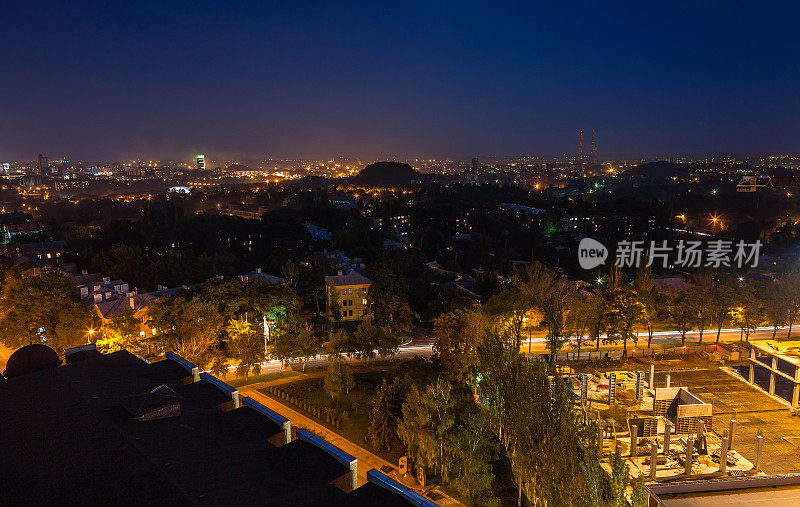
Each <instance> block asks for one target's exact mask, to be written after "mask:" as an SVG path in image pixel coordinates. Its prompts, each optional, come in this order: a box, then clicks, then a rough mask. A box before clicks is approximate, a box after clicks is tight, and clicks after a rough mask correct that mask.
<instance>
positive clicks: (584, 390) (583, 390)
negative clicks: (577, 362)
mask: <svg viewBox="0 0 800 507" xmlns="http://www.w3.org/2000/svg"><path fill="white" fill-rule="evenodd" d="M588 384H589V377H588V376H587V375H586V374H585V373H582V374H581V406H582V407H585V406H586V393H587V390H588Z"/></svg>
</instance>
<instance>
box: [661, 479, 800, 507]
mask: <svg viewBox="0 0 800 507" xmlns="http://www.w3.org/2000/svg"><path fill="white" fill-rule="evenodd" d="M646 488H647V490H648V492H649V493H650V495H651V498H652V499H653V500H655V501H656V502H657V504H658V505H663V506H665V507H684V506H687V507H688V506H694V505H701V504H702V505H720V506H722V505H724V506H729V505H748V506H750V505H766V504H773V505H800V474H786V475H761V476H753V477H726V478H720V479H711V480H701V481H686V482H675V483H655V484H649V485H647V486H646ZM651 505H653V504H652V503H651Z"/></svg>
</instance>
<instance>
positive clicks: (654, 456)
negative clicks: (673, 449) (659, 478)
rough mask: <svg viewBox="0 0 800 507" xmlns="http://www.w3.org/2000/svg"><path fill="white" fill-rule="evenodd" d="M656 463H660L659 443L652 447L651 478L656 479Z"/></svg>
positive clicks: (653, 444) (654, 443)
mask: <svg viewBox="0 0 800 507" xmlns="http://www.w3.org/2000/svg"><path fill="white" fill-rule="evenodd" d="M656 461H658V443H657V442H653V443H652V444H651V445H650V478H651V479H653V480H655V479H656Z"/></svg>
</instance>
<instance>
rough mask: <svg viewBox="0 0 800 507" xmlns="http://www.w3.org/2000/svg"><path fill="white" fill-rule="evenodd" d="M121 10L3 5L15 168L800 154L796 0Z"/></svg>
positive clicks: (1, 88)
mask: <svg viewBox="0 0 800 507" xmlns="http://www.w3.org/2000/svg"><path fill="white" fill-rule="evenodd" d="M112 3H114V2H112ZM116 3H117V4H118V5H115V6H109V5H108V2H98V3H97V4H94V5H92V4H86V3H80V2H63V3H61V4H55V3H54V4H49V3H43V2H35V1H30V2H28V1H21V0H20V1H9V0H0V37H2V43H1V44H0V76H2V78H0V160H8V159H32V158H34V157H35V155H36V154H37V153H40V152H41V153H46V154H49V155H51V156H61V155H71V156H72V157H74V158H81V157H82V158H87V159H95V158H123V157H124V158H130V157H153V158H156V157H164V158H179V157H180V158H188V157H190V156H191V154H193V153H195V152H205V153H207V154H208V155H209V156H214V155H218V156H287V157H289V156H304V157H318V156H334V155H356V156H364V157H416V156H449V157H456V158H461V159H464V158H468V157H471V156H473V155H476V154H477V155H489V154H511V155H517V154H541V155H548V156H553V155H560V154H562V153H564V152H569V153H573V152H574V151H575V144H576V131H577V130H578V129H579V128H583V129H585V130H586V131H587V136H588V131H589V130H590V129H592V128H594V129H596V130H597V136H598V141H599V145H600V155H601V157H620V156H638V155H645V156H653V155H662V154H673V155H677V154H706V153H734V154H748V153H763V152H798V151H800V55H799V51H798V50H800V36H798V28H797V27H798V25H799V24H800V6H799V5H800V4H798V3H797V2H786V3H771V2H756V1H751V2H731V1H729V2H625V3H616V2H615V3H613V4H610V3H609V4H607V5H602V4H605V3H606V2H580V1H571V2H547V3H542V4H534V3H528V2H520V3H514V4H510V3H509V4H506V3H503V2H447V3H444V2H435V1H431V2H421V3H412V2H398V3H392V4H384V3H383V2H374V1H372V2H358V3H356V2H324V3H304V2H297V1H288V2H279V3H275V4H269V3H267V2H264V3H243V2H224V1H218V2H213V3H205V2H186V3H174V2H172V3H169V2H164V3H163V4H162V3H161V2H145V1H134V2H116ZM167 4H169V5H167ZM626 4H627V5H626ZM587 143H588V141H587Z"/></svg>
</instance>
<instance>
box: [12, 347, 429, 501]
mask: <svg viewBox="0 0 800 507" xmlns="http://www.w3.org/2000/svg"><path fill="white" fill-rule="evenodd" d="M20 352H22V351H19V352H18V353H20ZM86 352H87V351H85V350H82V351H77V352H76V353H72V354H68V356H67V364H65V365H63V366H53V365H52V364H50V365H48V367H42V368H39V367H38V366H37V364H36V362H37V359H36V358H28V359H26V358H23V357H20V356H17V358H16V359H15V361H14V362H16V363H17V365H18V366H17V367H16V368H15V369H16V370H17V371H15V372H13V373H14V374H13V375H10V376H9V378H8V379H2V377H0V505H133V504H136V505H204V504H207V505H223V504H225V505H287V506H288V505H292V506H302V505H315V506H316V505H326V506H327V505H333V506H336V505H380V506H382V507H392V506H404V507H406V506H408V505H434V504H433V503H432V502H430V501H427V500H426V499H424V498H423V497H420V496H419V495H416V496H415V494H414V492H410V491H408V490H404V488H403V487H402V486H400V485H399V484H397V483H394V482H393V481H391V480H390V479H388V478H387V477H386V476H383V475H382V474H380V472H378V471H376V470H371V471H370V472H369V474H368V475H369V477H370V482H368V483H367V484H365V485H363V486H361V487H359V488H357V489H352V487H353V486H352V485H353V483H354V480H353V477H354V475H351V473H352V474H354V473H355V470H354V468H355V467H356V466H357V463H356V460H354V459H353V458H352V457H350V456H348V455H347V454H345V453H343V452H342V451H341V450H339V449H337V448H335V447H333V446H331V445H330V444H328V443H327V442H325V441H324V440H322V439H319V438H317V437H315V436H313V435H311V434H309V433H307V432H305V431H302V430H301V431H297V432H295V435H294V436H292V431H291V428H290V422H289V421H287V420H285V419H283V418H282V417H281V416H280V415H278V414H275V413H274V412H271V411H269V410H268V409H266V408H265V407H263V406H261V405H259V404H258V403H255V402H254V400H252V399H247V398H245V399H243V400H242V402H241V404H240V403H239V396H238V392H235V391H234V390H233V389H232V388H230V387H228V386H227V385H226V384H223V383H222V382H220V381H219V380H217V379H215V378H213V377H210V376H208V375H206V374H202V375H198V373H197V371H196V369H194V371H192V370H193V366H192V365H191V364H189V363H187V362H185V361H183V360H182V359H181V358H179V357H177V356H172V359H167V360H164V361H160V362H157V363H152V364H150V363H147V362H146V361H144V360H142V359H139V358H138V357H136V356H134V355H133V354H130V353H129V352H125V351H122V352H115V353H113V354H108V355H102V354H97V353H96V352H94V353H86ZM25 354H35V355H37V357H42V359H47V356H46V354H41V350H37V351H33V352H25ZM12 357H13V356H12ZM11 363H12V361H11V359H10V360H9V364H11ZM22 364H24V365H25V367H26V368H28V369H29V371H24V370H25V368H23V369H22V371H21V369H20V367H19V365H22ZM287 437H288V438H289V439H290V441H289V442H288V443H286V440H287ZM351 471H352V472H351Z"/></svg>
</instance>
